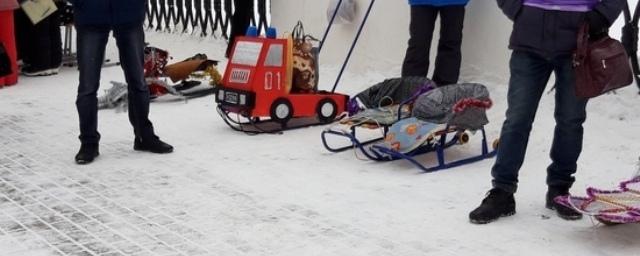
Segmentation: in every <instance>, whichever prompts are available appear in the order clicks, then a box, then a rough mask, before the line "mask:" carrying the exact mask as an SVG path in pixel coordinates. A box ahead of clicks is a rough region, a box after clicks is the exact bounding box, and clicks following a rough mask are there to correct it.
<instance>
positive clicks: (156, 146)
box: [133, 137, 173, 154]
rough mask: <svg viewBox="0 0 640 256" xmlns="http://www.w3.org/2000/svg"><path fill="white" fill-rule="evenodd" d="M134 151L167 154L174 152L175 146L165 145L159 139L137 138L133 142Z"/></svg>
mask: <svg viewBox="0 0 640 256" xmlns="http://www.w3.org/2000/svg"><path fill="white" fill-rule="evenodd" d="M133 149H134V150H137V151H149V152H151V153H156V154H166V153H171V152H173V146H171V145H169V144H167V143H164V142H163V141H161V140H160V139H159V138H158V137H155V138H152V139H149V140H142V139H138V138H136V139H135V140H134V142H133Z"/></svg>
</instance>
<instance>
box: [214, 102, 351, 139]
mask: <svg viewBox="0 0 640 256" xmlns="http://www.w3.org/2000/svg"><path fill="white" fill-rule="evenodd" d="M216 110H217V111H218V114H219V115H220V116H221V117H222V120H223V121H224V122H225V123H226V124H227V126H229V127H230V128H231V129H233V130H234V131H239V132H244V133H246V134H249V135H257V134H263V133H267V134H282V132H283V131H285V130H291V129H297V128H303V127H311V126H318V125H324V124H326V123H322V122H318V120H317V119H316V118H315V117H300V118H292V119H291V120H289V122H288V123H287V125H283V124H281V123H278V122H275V121H272V120H268V119H264V120H263V119H260V118H257V117H255V118H250V117H248V116H249V115H248V114H243V113H236V112H231V111H229V110H227V109H225V108H224V107H223V106H222V105H218V107H216ZM231 114H235V115H237V116H236V117H238V118H235V119H234V118H233V117H232V116H231ZM240 117H242V118H244V119H247V120H246V121H240V120H239V118H240ZM344 117H345V116H344V115H341V116H337V117H336V119H335V120H340V119H342V118H344Z"/></svg>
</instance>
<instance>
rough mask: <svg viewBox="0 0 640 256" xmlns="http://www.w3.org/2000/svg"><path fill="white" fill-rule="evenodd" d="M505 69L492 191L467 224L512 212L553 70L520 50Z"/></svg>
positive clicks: (538, 57)
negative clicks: (508, 74) (506, 76)
mask: <svg viewBox="0 0 640 256" xmlns="http://www.w3.org/2000/svg"><path fill="white" fill-rule="evenodd" d="M509 67H510V69H511V78H510V80H509V91H508V95H507V97H508V98H507V104H508V108H507V113H506V120H505V121H504V124H503V125H502V132H501V134H500V145H499V146H498V157H497V159H496V163H495V165H494V166H493V169H492V170H491V175H492V176H493V189H491V190H490V191H489V193H487V196H486V197H485V199H484V200H482V203H481V204H480V206H478V207H477V208H476V209H475V210H473V211H472V212H471V213H469V221H471V222H472V223H476V224H486V223H489V222H492V221H494V220H496V219H498V218H500V217H505V216H510V215H513V214H515V213H516V202H515V198H514V196H513V194H514V193H515V192H516V189H517V186H518V185H517V184H518V172H519V170H520V167H521V166H522V161H523V160H524V156H525V153H526V150H527V143H528V141H529V133H530V132H531V126H532V125H533V120H534V118H535V115H536V110H537V109H538V103H539V102H540V98H541V97H542V93H543V92H544V88H545V86H546V84H547V82H548V80H549V76H550V75H551V71H552V70H553V65H552V63H551V62H550V61H549V60H547V59H544V58H542V57H541V56H539V55H537V54H534V53H527V52H522V51H514V52H513V53H512V54H511V61H510V63H509Z"/></svg>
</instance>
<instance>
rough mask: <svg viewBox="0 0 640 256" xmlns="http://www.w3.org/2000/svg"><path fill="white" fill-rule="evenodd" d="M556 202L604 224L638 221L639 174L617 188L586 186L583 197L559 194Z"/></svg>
mask: <svg viewBox="0 0 640 256" xmlns="http://www.w3.org/2000/svg"><path fill="white" fill-rule="evenodd" d="M555 200H556V202H558V203H560V204H562V205H565V206H567V207H570V208H573V209H575V210H576V211H579V212H581V213H583V214H585V215H588V216H592V217H594V218H595V219H596V220H598V221H599V222H601V223H603V224H606V225H614V224H625V223H638V222H640V176H638V177H636V178H634V179H631V180H628V181H624V182H622V183H620V188H619V189H617V190H600V189H597V188H592V187H589V188H587V195H586V196H585V197H579V196H560V197H557V198H555Z"/></svg>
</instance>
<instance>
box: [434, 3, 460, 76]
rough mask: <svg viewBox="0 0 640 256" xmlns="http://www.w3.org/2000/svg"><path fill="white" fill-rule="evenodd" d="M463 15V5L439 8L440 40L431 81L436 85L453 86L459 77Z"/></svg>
mask: <svg viewBox="0 0 640 256" xmlns="http://www.w3.org/2000/svg"><path fill="white" fill-rule="evenodd" d="M464 13H465V9H464V5H452V6H444V7H441V8H440V40H439V41H438V56H437V57H436V62H435V70H434V71H433V81H434V82H436V83H437V84H438V85H448V84H455V83H457V82H458V78H459V77H460V63H461V62H462V53H461V52H460V48H461V47H462V28H463V25H464Z"/></svg>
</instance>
